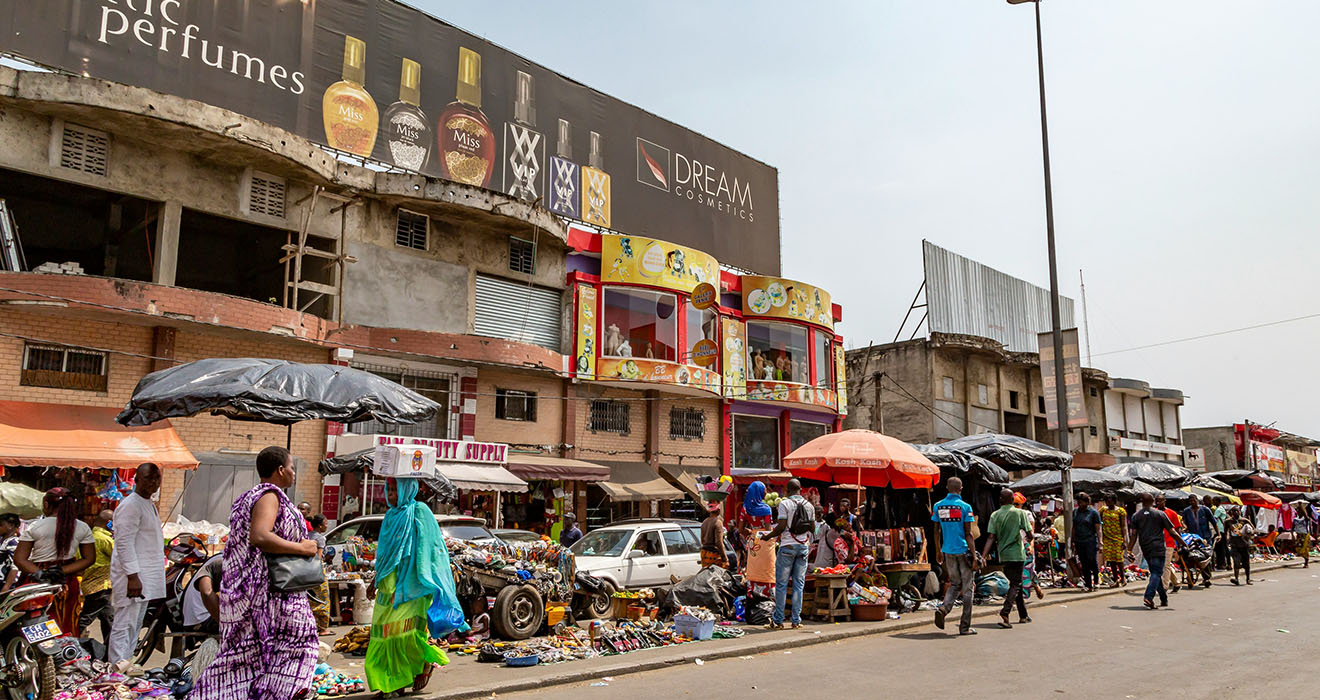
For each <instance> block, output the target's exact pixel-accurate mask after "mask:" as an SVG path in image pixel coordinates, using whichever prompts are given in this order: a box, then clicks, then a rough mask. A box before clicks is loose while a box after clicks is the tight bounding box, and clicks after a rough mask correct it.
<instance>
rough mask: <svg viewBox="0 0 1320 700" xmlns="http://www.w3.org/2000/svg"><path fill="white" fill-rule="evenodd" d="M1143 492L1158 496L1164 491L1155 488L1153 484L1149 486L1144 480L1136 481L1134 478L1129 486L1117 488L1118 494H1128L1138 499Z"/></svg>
mask: <svg viewBox="0 0 1320 700" xmlns="http://www.w3.org/2000/svg"><path fill="white" fill-rule="evenodd" d="M1144 493H1148V494H1150V495H1152V496H1158V495H1160V494H1162V493H1164V491H1163V490H1161V489H1157V488H1155V487H1154V486H1151V485H1150V484H1148V483H1146V482H1144V481H1137V480H1136V479H1133V480H1132V485H1131V486H1129V487H1127V488H1123V489H1119V490H1118V494H1119V495H1121V496H1128V497H1131V498H1136V499H1140V498H1141V495H1142V494H1144Z"/></svg>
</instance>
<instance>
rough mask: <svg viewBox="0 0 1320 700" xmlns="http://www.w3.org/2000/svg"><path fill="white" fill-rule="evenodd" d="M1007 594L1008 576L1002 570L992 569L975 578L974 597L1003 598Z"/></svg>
mask: <svg viewBox="0 0 1320 700" xmlns="http://www.w3.org/2000/svg"><path fill="white" fill-rule="evenodd" d="M1006 595H1008V577H1007V576H1005V575H1004V574H1003V573H1002V572H999V571H994V572H991V573H988V574H986V575H985V576H981V577H980V578H978V579H976V597H977V598H989V597H992V596H993V597H995V598H1003V597H1004V596H1006Z"/></svg>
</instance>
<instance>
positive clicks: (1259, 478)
mask: <svg viewBox="0 0 1320 700" xmlns="http://www.w3.org/2000/svg"><path fill="white" fill-rule="evenodd" d="M1210 476H1211V477H1213V478H1215V479H1218V480H1220V481H1222V482H1223V483H1225V484H1227V485H1229V486H1231V487H1233V488H1235V489H1252V490H1265V491H1274V490H1276V489H1282V488H1283V481H1282V480H1280V479H1275V478H1274V477H1272V476H1270V475H1269V474H1266V473H1265V472H1263V471H1261V470H1259V469H1225V470H1223V471H1217V472H1210Z"/></svg>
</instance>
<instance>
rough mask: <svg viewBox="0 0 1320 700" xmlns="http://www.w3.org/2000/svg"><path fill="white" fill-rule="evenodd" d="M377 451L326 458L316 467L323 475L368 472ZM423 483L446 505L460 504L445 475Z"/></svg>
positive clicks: (454, 488)
mask: <svg viewBox="0 0 1320 700" xmlns="http://www.w3.org/2000/svg"><path fill="white" fill-rule="evenodd" d="M375 458H376V450H374V449H370V450H361V451H359V452H352V453H349V454H346V455H335V456H334V457H326V458H325V459H322V460H321V463H320V464H318V465H316V469H317V471H319V472H321V473H322V474H347V473H349V472H355V471H368V470H370V469H371V465H372V464H373V463H374V462H375ZM421 482H422V483H423V484H426V485H427V486H429V487H431V490H432V491H435V493H436V496H438V497H439V498H440V500H442V501H444V502H446V503H457V502H458V489H457V488H456V487H455V486H454V484H453V482H451V481H450V480H449V479H448V477H446V476H445V475H444V474H438V473H437V474H436V475H435V476H434V477H431V478H429V479H422V480H421Z"/></svg>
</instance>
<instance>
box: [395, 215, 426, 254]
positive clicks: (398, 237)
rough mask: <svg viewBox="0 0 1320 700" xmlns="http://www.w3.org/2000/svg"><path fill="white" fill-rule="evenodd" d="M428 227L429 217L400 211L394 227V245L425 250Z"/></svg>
mask: <svg viewBox="0 0 1320 700" xmlns="http://www.w3.org/2000/svg"><path fill="white" fill-rule="evenodd" d="M430 227H431V217H429V216H426V215H425V214H417V213H414V212H410V211H408V210H407V209H400V210H399V219H398V221H396V222H395V225H394V245H397V246H403V247H404V248H412V249H413V250H426V234H427V232H428V230H429V229H430Z"/></svg>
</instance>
